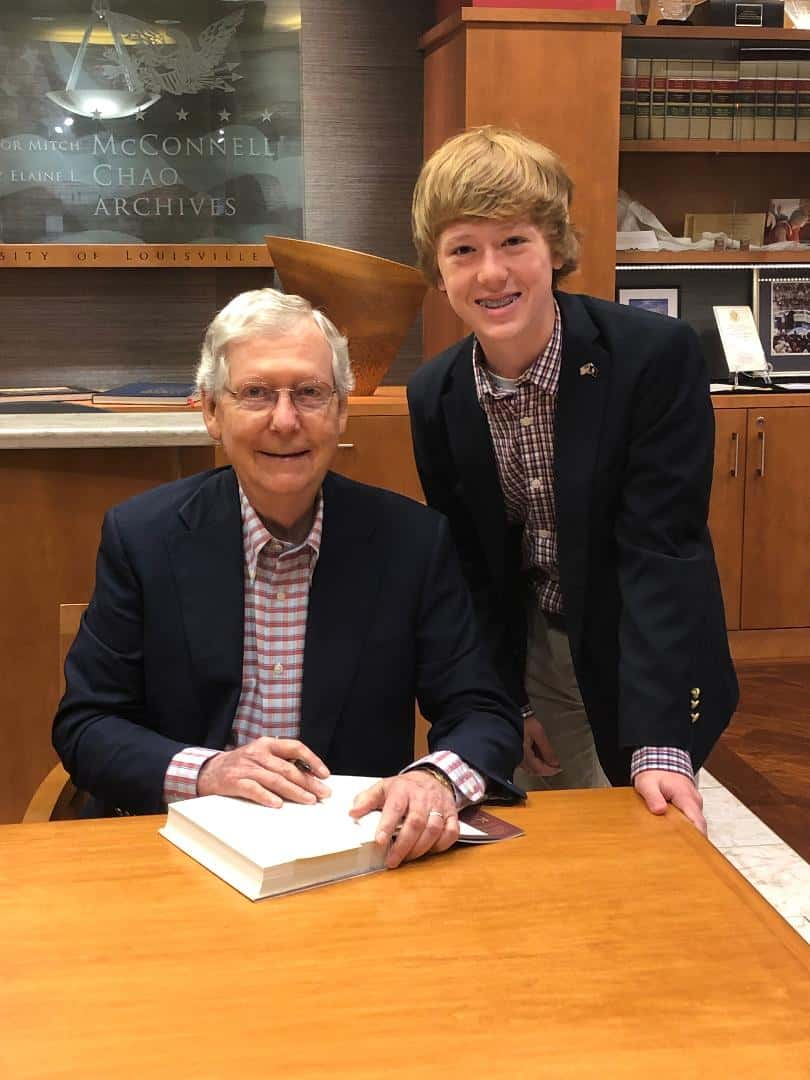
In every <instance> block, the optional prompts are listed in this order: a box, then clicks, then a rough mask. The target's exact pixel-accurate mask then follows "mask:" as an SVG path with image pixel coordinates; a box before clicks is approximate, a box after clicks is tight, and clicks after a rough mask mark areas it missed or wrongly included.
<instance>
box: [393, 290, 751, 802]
mask: <svg viewBox="0 0 810 1080" xmlns="http://www.w3.org/2000/svg"><path fill="white" fill-rule="evenodd" d="M555 297H556V300H557V303H558V305H559V308H560V313H561V316H562V367H561V371H560V383H559V391H558V397H557V409H556V417H555V442H554V494H555V500H556V511H557V530H558V534H557V540H558V557H559V573H560V587H561V591H562V595H563V604H564V609H565V620H566V628H567V630H568V636H569V639H570V643H571V652H572V657H573V661H574V668H575V671H576V675H577V680H578V683H579V687H580V691H581V693H582V698H583V702H584V705H585V708H586V711H587V714H588V719H589V721H590V723H591V726H592V728H593V732H594V738H595V742H596V746H597V750H598V753H599V757H600V760H601V762H602V766H603V768H604V769H605V772H606V773H607V775H608V777H609V778H610V780H611V782H612V783H614V784H626V783H628V781H629V765H630V755H631V752H632V748H634V747H637V746H673V747H680V748H682V749H685V750H688V751H689V752H690V753H691V755H692V761H693V764H694V765H695V767H698V766H699V765H700V764H701V763H702V762H703V760H704V758H705V757H706V755H707V754H708V752H709V750H710V749H711V747H712V745H713V744H714V742H715V741H716V739H717V738H718V737H719V735H720V733H721V732H722V731H723V729H724V728H725V726H726V725H727V723H728V721H729V719H730V717H731V715H732V713H733V711H734V708H735V705H736V702H737V681H736V678H735V675H734V669H733V666H732V664H731V659H730V656H729V651H728V642H727V637H726V629H725V617H724V613H723V602H722V597H721V594H720V584H719V579H718V575H717V569H716V566H715V561H714V553H713V550H712V544H711V540H710V538H709V533H708V529H707V525H706V519H707V514H708V504H709V492H710V488H711V477H712V463H713V447H714V416H713V412H712V406H711V400H710V397H709V387H708V378H707V374H706V371H705V365H704V362H703V358H702V356H701V353H700V347H699V345H698V342H697V338H696V336H695V334H694V333H693V331H692V330H691V328H690V327H689V326H688V325H687V324H686V323H684V322H681V321H680V320H677V319H670V318H667V317H665V316H660V315H655V314H652V313H650V312H647V311H640V310H638V309H634V308H629V307H625V306H622V305H619V304H613V303H609V302H607V301H604V300H598V299H595V298H593V297H588V296H578V295H572V294H567V293H555ZM471 357H472V338H471V337H470V338H467V339H465V340H464V341H462V342H459V343H457V344H456V345H454V346H452V347H451V348H449V349H447V350H446V351H445V352H443V353H442V354H441V355H440V356H438V357H436V359H434V360H433V361H431V362H430V363H429V364H427V365H425V366H424V367H423V368H421V369H420V370H419V371H418V372H417V373H416V374H415V375H414V377H413V378H412V379H411V382H410V385H409V387H408V400H409V404H410V412H411V424H412V430H413V441H414V451H415V455H416V464H417V467H418V469H419V475H420V477H421V480H422V485H423V487H424V491H425V495H426V497H427V500H428V502H429V503H430V505H431V506H434V507H436V508H437V509H439V510H441V511H442V513H444V514H446V515H447V517H448V519H449V521H450V527H451V529H452V532H453V536H454V539H455V542H456V546H457V548H458V550H459V553H460V555H461V560H462V565H463V567H464V571H465V574H466V576H467V579H468V582H469V584H470V586H471V588H472V591H473V598H474V601H475V605H476V610H477V613H478V616H479V619H480V622H481V625H482V627H483V631H484V634H485V637H486V639H487V641H488V643H489V645H490V649H491V653H492V655H493V657H494V659H495V663H496V667H497V669H498V671H499V673H500V675H501V678H502V680H503V681H504V683H505V685H506V686H507V688H508V689H509V690H510V693H511V694H512V696H513V698H514V700H515V701H516V702H518V703H519V704H522V703H523V702H524V701H525V700H526V698H525V691H524V688H523V669H524V665H525V653H526V618H525V607H526V599H527V588H528V586H527V581H526V579H525V576H524V574H523V572H522V570H521V530H522V527H521V526H520V525H519V524H518V525H514V524H510V523H509V522H508V521H507V516H506V509H505V505H504V499H503V494H502V492H501V488H500V483H499V480H498V473H497V466H496V463H495V456H494V450H493V446H492V439H491V436H490V431H489V426H488V423H487V419H486V415H485V414H484V412H483V410H482V408H481V406H480V404H479V402H478V399H477V396H476V389H475V381H474V375H473V370H472V360H471ZM693 691H696V692H697V693H696V694H695V693H693ZM696 699H697V704H696V705H695V706H693V704H692V702H693V701H695V700H696ZM539 719H540V721H541V722H542V717H539Z"/></svg>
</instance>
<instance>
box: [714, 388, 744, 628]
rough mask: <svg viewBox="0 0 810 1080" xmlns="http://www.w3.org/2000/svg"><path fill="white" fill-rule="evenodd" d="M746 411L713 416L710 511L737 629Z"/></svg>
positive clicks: (730, 619)
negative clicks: (712, 468) (713, 434)
mask: <svg viewBox="0 0 810 1080" xmlns="http://www.w3.org/2000/svg"><path fill="white" fill-rule="evenodd" d="M745 423H746V411H745V409H722V410H717V411H716V413H715V442H714V446H715V450H714V476H713V479H712V499H711V507H710V511H709V529H710V531H711V534H712V541H713V543H714V551H715V555H716V557H717V569H718V570H719V571H720V584H721V585H722V588H723V601H724V603H725V608H726V626H727V627H728V628H729V630H739V628H740V582H741V580H742V527H743V510H744V506H745V501H744V494H745Z"/></svg>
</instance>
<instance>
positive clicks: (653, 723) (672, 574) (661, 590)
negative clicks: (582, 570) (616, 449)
mask: <svg viewBox="0 0 810 1080" xmlns="http://www.w3.org/2000/svg"><path fill="white" fill-rule="evenodd" d="M662 338H663V340H662V341H661V342H660V344H658V346H657V348H656V349H655V353H654V360H653V361H652V362H650V363H648V365H647V367H646V369H645V372H644V374H643V376H642V378H641V381H640V383H639V385H638V386H637V387H636V401H635V407H634V409H633V413H632V419H631V422H630V432H629V442H628V446H627V453H626V459H625V469H624V476H623V482H622V485H621V490H620V494H619V505H618V507H617V513H616V518H615V540H616V551H617V560H618V582H619V591H620V599H621V607H620V610H621V614H620V618H619V631H618V633H619V673H618V675H619V702H618V715H619V727H620V730H619V735H620V742H621V743H622V745H624V746H673V747H680V748H683V749H689V747H690V743H691V732H690V717H689V708H688V695H689V693H690V688H691V686H693V685H694V682H695V672H696V671H697V670H698V669H699V668H700V667H701V666H702V663H703V664H705V658H706V652H707V651H711V650H716V652H717V664H718V666H720V665H722V664H723V663H724V662H727V659H728V657H727V649H726V644H725V640H726V639H725V628H724V626H723V625H722V623H723V619H722V600H721V599H720V593H719V582H718V576H717V569H716V566H715V561H714V552H713V550H712V544H711V540H710V538H709V532H708V528H707V516H708V507H709V493H710V490H711V479H712V468H713V450H714V416H713V411H712V406H711V399H710V396H709V387H708V377H707V374H706V370H705V364H704V361H703V357H702V354H701V351H700V347H699V344H698V341H697V338H696V335H695V334H694V332H693V330H692V329H691V328H690V327H689V326H688V325H687V324H686V323H683V322H674V323H673V324H672V327H671V329H670V327H669V326H668V327H667V335H666V336H665V337H664V336H663V335H662ZM715 596H716V597H717V602H716V603H715V602H714V597H715ZM701 654H703V656H702V663H699V658H700V657H701Z"/></svg>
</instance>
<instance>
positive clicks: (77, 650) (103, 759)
mask: <svg viewBox="0 0 810 1080" xmlns="http://www.w3.org/2000/svg"><path fill="white" fill-rule="evenodd" d="M144 683H145V680H144V633H143V596H142V589H141V585H140V583H139V580H138V577H137V574H136V572H135V570H134V569H133V566H132V562H131V560H130V558H129V556H128V554H127V550H126V546H125V543H124V541H123V539H122V536H121V533H120V530H119V525H118V520H117V516H116V511H115V510H114V509H113V510H110V511H109V512H108V513H107V515H106V516H105V518H104V523H103V525H102V532H101V544H100V547H99V552H98V557H97V560H96V586H95V590H94V593H93V597H92V599H91V601H90V604H89V605H88V608H87V610H86V612H85V613H84V615H83V617H82V620H81V625H80V626H79V632H78V634H77V636H76V640H75V641H74V643H73V645H72V646H71V649H70V651H69V653H68V655H67V659H66V661H65V687H66V689H65V694H64V696H63V698H62V701H61V702H60V704H59V708H58V711H57V713H56V717H55V719H54V723H53V745H54V747H55V749H56V752H57V753H58V754H59V757H60V758H61V759H62V761H63V763H64V765H65V768H66V769H67V771H68V772H69V773H70V776H71V779H72V780H73V782H74V783H75V784H76V786H77V787H79V788H81V789H82V790H83V791H87V792H88V793H89V794H90V795H92V796H94V797H95V798H96V799H98V800H100V801H101V802H102V803H104V804H105V805H106V806H109V807H110V808H112V807H122V808H125V809H126V810H128V811H132V812H135V813H156V812H158V811H159V810H160V809H161V807H162V805H163V780H164V776H165V773H166V769H167V768H168V765H169V762H170V760H171V758H172V757H173V756H174V755H175V754H176V753H177V752H178V751H179V750H182V749H183V748H184V746H185V745H187V744H184V743H181V742H177V741H175V740H174V739H170V738H167V737H166V736H165V735H162V734H160V733H159V732H158V731H155V730H152V728H150V726H149V720H148V715H147V708H146V703H145V690H144Z"/></svg>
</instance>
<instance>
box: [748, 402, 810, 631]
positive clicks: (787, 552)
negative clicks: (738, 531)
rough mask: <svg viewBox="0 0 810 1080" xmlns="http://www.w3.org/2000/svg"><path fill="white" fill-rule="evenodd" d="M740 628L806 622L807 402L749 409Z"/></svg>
mask: <svg viewBox="0 0 810 1080" xmlns="http://www.w3.org/2000/svg"><path fill="white" fill-rule="evenodd" d="M747 442H748V446H747V455H746V456H747V464H746V488H745V525H744V537H745V539H744V542H743V575H742V580H743V585H742V620H741V621H742V629H744V630H758V629H777V628H782V627H791V626H810V588H808V582H810V471H808V468H807V465H808V462H810V408H801V407H800V408H764V409H749V410H748V434H747Z"/></svg>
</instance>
